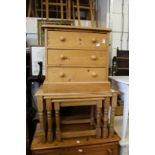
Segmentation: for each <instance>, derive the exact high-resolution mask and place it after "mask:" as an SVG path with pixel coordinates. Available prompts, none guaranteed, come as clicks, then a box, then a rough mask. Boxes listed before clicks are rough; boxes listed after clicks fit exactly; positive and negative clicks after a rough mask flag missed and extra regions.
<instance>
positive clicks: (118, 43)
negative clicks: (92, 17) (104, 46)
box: [97, 0, 129, 65]
mask: <svg viewBox="0 0 155 155" xmlns="http://www.w3.org/2000/svg"><path fill="white" fill-rule="evenodd" d="M123 2H124V5H123V7H122V4H123ZM122 8H123V11H122ZM128 8H129V0H97V14H98V23H99V24H98V26H99V27H107V28H111V29H112V32H111V34H110V51H109V63H110V65H111V63H112V58H113V56H115V55H116V50H117V47H118V48H119V49H122V50H127V49H128V43H129V40H128V38H129V27H128V25H129V21H128V17H129V14H128ZM122 13H123V15H122Z"/></svg>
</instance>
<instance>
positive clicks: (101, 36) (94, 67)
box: [43, 25, 110, 93]
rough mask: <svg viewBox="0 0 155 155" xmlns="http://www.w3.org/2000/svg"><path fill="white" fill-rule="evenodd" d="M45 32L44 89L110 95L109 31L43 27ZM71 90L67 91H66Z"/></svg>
mask: <svg viewBox="0 0 155 155" xmlns="http://www.w3.org/2000/svg"><path fill="white" fill-rule="evenodd" d="M43 28H44V30H45V48H46V55H45V64H46V65H45V68H46V69H45V72H46V73H45V74H46V79H45V82H44V85H49V84H50V86H51V87H52V89H54V87H56V88H57V90H58V91H59V90H60V91H59V92H61V91H62V90H63V88H64V87H66V88H65V93H66V92H76V93H77V92H81V91H83V92H85V91H87V92H102V91H105V90H106V91H109V90H110V84H109V82H108V47H109V32H110V29H95V28H91V29H89V28H77V27H70V26H49V25H44V26H43ZM70 87H71V88H72V89H67V88H70ZM45 88H47V87H45Z"/></svg>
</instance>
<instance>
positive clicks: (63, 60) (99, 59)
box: [47, 50, 108, 67]
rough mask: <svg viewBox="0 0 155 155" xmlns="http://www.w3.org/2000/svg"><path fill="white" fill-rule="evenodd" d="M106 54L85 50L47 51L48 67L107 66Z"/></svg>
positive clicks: (104, 52)
mask: <svg viewBox="0 0 155 155" xmlns="http://www.w3.org/2000/svg"><path fill="white" fill-rule="evenodd" d="M107 58H108V53H107V52H106V51H87V50H48V52H47V64H48V65H59V66H62V65H67V66H96V67H106V66H107V63H108V62H107Z"/></svg>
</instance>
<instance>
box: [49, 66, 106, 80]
mask: <svg viewBox="0 0 155 155" xmlns="http://www.w3.org/2000/svg"><path fill="white" fill-rule="evenodd" d="M47 80H48V81H49V82H86V81H88V82H89V81H105V80H107V68H78V67H51V66H50V67H48V68H47Z"/></svg>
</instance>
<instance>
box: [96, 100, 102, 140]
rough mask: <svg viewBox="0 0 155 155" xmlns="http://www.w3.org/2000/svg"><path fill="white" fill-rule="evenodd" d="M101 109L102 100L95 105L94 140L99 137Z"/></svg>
mask: <svg viewBox="0 0 155 155" xmlns="http://www.w3.org/2000/svg"><path fill="white" fill-rule="evenodd" d="M101 108H102V100H101V101H99V102H98V103H97V105H96V122H97V124H96V138H100V137H101Z"/></svg>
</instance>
